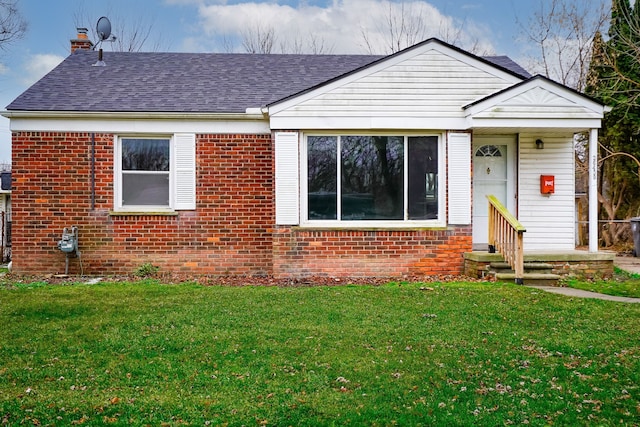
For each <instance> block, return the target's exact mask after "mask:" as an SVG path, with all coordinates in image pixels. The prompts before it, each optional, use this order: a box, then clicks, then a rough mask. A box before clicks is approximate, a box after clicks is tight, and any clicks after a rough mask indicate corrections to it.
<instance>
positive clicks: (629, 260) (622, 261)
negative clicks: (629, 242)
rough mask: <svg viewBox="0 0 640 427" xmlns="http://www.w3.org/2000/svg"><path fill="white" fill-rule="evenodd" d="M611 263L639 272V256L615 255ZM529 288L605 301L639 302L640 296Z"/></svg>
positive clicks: (551, 288)
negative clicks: (616, 295) (631, 296)
mask: <svg viewBox="0 0 640 427" xmlns="http://www.w3.org/2000/svg"><path fill="white" fill-rule="evenodd" d="M613 264H614V265H615V266H616V267H618V268H620V269H621V270H625V271H628V272H629V273H637V274H640V258H635V257H621V256H616V258H615V260H614V261H613ZM529 287H530V288H536V289H540V290H543V291H545V292H551V293H554V294H560V295H565V296H568V297H575V298H596V299H601V300H606V301H616V302H627V303H632V304H640V298H629V297H615V296H612V295H605V294H599V293H596V292H589V291H583V290H581V289H574V288H560V287H555V286H529Z"/></svg>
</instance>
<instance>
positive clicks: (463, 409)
mask: <svg viewBox="0 0 640 427" xmlns="http://www.w3.org/2000/svg"><path fill="white" fill-rule="evenodd" d="M421 287H422V289H421ZM0 324H1V325H2V329H1V332H0V423H2V425H5V424H6V425H72V424H86V425H102V424H108V425H184V424H190V425H198V426H200V425H226V424H228V425H247V426H254V425H258V426H259V425H277V426H287V425H294V426H318V425H320V426H323V425H355V426H360V425H373V426H378V425H379V426H385V425H394V424H397V425H411V426H414V425H416V426H417V425H447V426H448V425H479V426H483V425H486V426H495V425H512V424H514V425H515V424H517V425H519V424H523V423H526V424H529V425H551V424H553V425H562V426H565V425H571V426H575V425H637V423H638V420H639V419H640V305H638V304H621V303H612V302H606V301H600V300H589V299H575V298H574V299H571V298H566V297H563V296H558V295H552V294H548V293H544V292H542V291H537V290H535V289H530V288H525V287H518V286H515V285H499V284H485V283H473V284H468V283H448V284H428V285H420V284H399V283H395V284H394V283H392V284H388V285H385V286H379V287H374V286H335V287H308V288H277V287H215V286H214V287H204V286H198V285H194V284H183V285H162V284H158V283H155V282H154V281H151V280H147V281H144V282H138V283H112V284H98V285H72V286H51V285H43V284H41V283H36V284H34V285H33V286H31V285H21V286H19V287H16V286H6V285H5V286H4V287H3V288H0Z"/></svg>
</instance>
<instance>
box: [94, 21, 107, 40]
mask: <svg viewBox="0 0 640 427" xmlns="http://www.w3.org/2000/svg"><path fill="white" fill-rule="evenodd" d="M96 33H98V38H99V39H100V41H104V40H106V39H108V38H109V37H110V36H111V21H109V18H107V17H106V16H103V17H102V18H100V19H98V24H97V25H96Z"/></svg>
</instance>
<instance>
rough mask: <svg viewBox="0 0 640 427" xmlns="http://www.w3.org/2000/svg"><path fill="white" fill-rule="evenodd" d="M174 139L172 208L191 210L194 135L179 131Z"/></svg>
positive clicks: (193, 180)
mask: <svg viewBox="0 0 640 427" xmlns="http://www.w3.org/2000/svg"><path fill="white" fill-rule="evenodd" d="M174 141H175V142H174V146H175V149H174V156H173V159H172V170H173V173H174V177H175V180H174V182H175V201H174V209H176V210H193V209H195V208H196V136H195V134H192V133H179V134H176V135H175V137H174Z"/></svg>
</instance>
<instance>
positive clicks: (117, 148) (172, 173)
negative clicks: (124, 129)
mask: <svg viewBox="0 0 640 427" xmlns="http://www.w3.org/2000/svg"><path fill="white" fill-rule="evenodd" d="M191 136H193V137H195V135H193V134H191ZM127 138H140V139H168V140H169V157H170V163H169V165H170V166H169V205H126V206H123V205H122V140H123V139H127ZM176 140H177V137H176V135H167V134H154V135H150V134H143V135H136V134H122V135H114V141H113V146H114V150H113V155H114V157H113V165H114V167H113V171H114V173H113V174H114V177H113V184H114V191H113V196H114V200H113V207H114V209H113V210H114V212H117V213H123V212H131V213H158V214H166V213H173V212H175V211H177V210H179V209H178V208H177V207H176V204H177V202H176V198H177V197H176V191H177V188H176V187H177V186H176V180H177V166H176V162H175V159H176V150H177V149H176V144H177V142H176ZM194 167H195V164H194Z"/></svg>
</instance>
